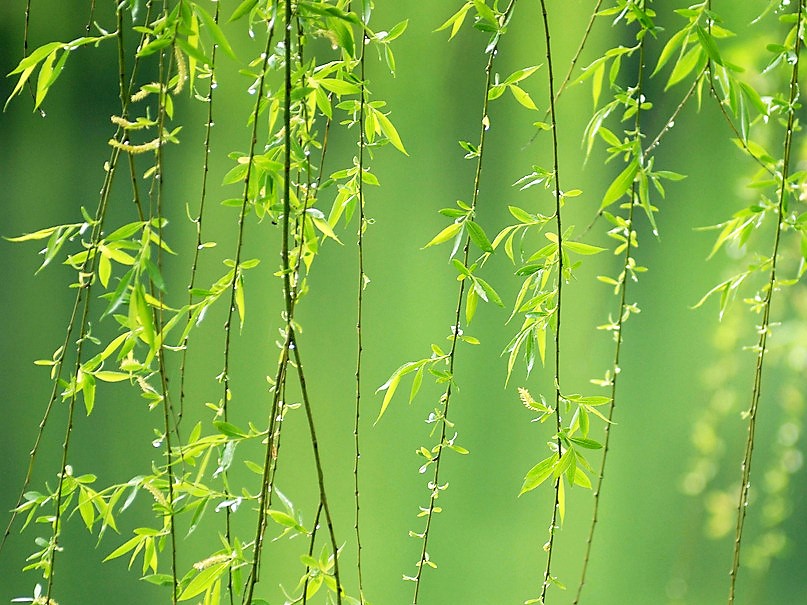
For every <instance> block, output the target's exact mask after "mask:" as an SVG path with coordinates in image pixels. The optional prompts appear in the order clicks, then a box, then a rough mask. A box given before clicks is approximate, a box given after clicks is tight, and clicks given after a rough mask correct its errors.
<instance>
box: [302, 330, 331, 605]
mask: <svg viewBox="0 0 807 605" xmlns="http://www.w3.org/2000/svg"><path fill="white" fill-rule="evenodd" d="M293 334H294V333H293V332H292V335H293ZM290 347H291V349H292V351H293V352H294V362H295V363H294V365H295V366H297V378H298V379H299V381H300V391H301V394H302V397H303V407H304V408H305V416H306V418H307V420H308V431H309V434H310V436H311V448H312V450H313V453H314V464H315V466H316V469H317V484H318V486H319V501H320V503H321V504H322V510H323V511H324V512H325V522H326V523H327V525H328V534H329V536H330V538H331V549H332V551H333V575H334V579H335V580H336V603H337V605H341V604H342V583H341V582H340V579H339V547H338V545H337V543H336V533H335V531H334V527H333V518H332V517H331V509H330V506H328V497H327V495H326V491H325V473H324V472H323V470H322V457H321V456H320V453H319V442H318V441H317V431H316V428H315V426H314V415H313V412H312V410H311V400H310V398H309V396H308V388H307V387H306V382H305V372H304V371H303V361H302V359H301V358H300V347H299V345H298V343H297V341H296V340H295V339H294V336H292V342H291V343H290Z"/></svg>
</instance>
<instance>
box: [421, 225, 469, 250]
mask: <svg viewBox="0 0 807 605" xmlns="http://www.w3.org/2000/svg"><path fill="white" fill-rule="evenodd" d="M462 226H463V224H462V223H451V224H450V225H449V226H448V227H446V228H445V229H443V230H442V231H440V233H438V234H437V235H435V236H434V237H433V238H432V239H431V241H430V242H429V243H428V244H426V245H425V246H423V248H431V247H432V246H437V245H438V244H442V243H445V242H447V241H448V240H450V239H452V238H453V237H454V236H455V235H457V234H458V233H459V232H460V230H461V229H462Z"/></svg>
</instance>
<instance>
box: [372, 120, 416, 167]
mask: <svg viewBox="0 0 807 605" xmlns="http://www.w3.org/2000/svg"><path fill="white" fill-rule="evenodd" d="M373 113H374V115H375V118H376V120H378V126H379V127H380V128H381V132H382V133H383V134H384V136H385V137H387V138H388V139H389V142H390V143H392V145H393V146H394V147H395V148H396V149H397V150H398V151H400V152H401V153H402V154H404V155H406V156H408V155H409V154H408V153H407V152H406V149H405V148H404V145H403V142H401V137H400V136H399V135H398V131H397V130H395V126H393V125H392V122H390V120H389V118H388V117H387V116H385V115H384V114H383V113H381V112H380V111H374V112H373Z"/></svg>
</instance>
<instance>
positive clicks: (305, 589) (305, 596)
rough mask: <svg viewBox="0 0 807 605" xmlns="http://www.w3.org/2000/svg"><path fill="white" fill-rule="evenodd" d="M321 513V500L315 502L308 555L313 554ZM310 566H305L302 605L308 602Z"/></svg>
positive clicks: (311, 555)
mask: <svg viewBox="0 0 807 605" xmlns="http://www.w3.org/2000/svg"><path fill="white" fill-rule="evenodd" d="M321 515H322V501H321V500H320V502H319V504H317V514H316V515H315V516H314V526H313V527H312V528H311V536H310V537H309V538H308V556H309V557H313V556H314V544H315V542H316V541H317V530H318V529H319V518H320V516H321ZM309 571H310V568H309V567H308V566H307V565H306V567H305V582H303V605H306V604H307V603H308V583H309V582H310V581H311V576H310V575H309Z"/></svg>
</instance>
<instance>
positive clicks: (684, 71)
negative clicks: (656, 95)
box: [664, 46, 705, 90]
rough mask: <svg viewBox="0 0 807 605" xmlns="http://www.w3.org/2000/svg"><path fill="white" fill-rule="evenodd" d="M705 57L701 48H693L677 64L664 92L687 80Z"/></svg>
mask: <svg viewBox="0 0 807 605" xmlns="http://www.w3.org/2000/svg"><path fill="white" fill-rule="evenodd" d="M704 57H705V55H704V52H703V48H702V47H701V46H693V47H692V48H690V49H689V50H688V51H687V52H686V53H685V54H684V56H683V57H681V58H680V59H679V60H678V62H677V63H676V64H675V67H674V68H673V71H672V73H671V74H670V79H669V80H667V85H666V86H665V87H664V90H667V89H669V88H671V87H672V86H673V85H675V84H677V83H678V82H680V81H681V80H683V79H684V78H686V77H687V76H688V75H689V73H690V72H691V71H692V70H693V69H695V66H696V65H697V64H698V63H699V62H700V61H702V60H703V58H704Z"/></svg>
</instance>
